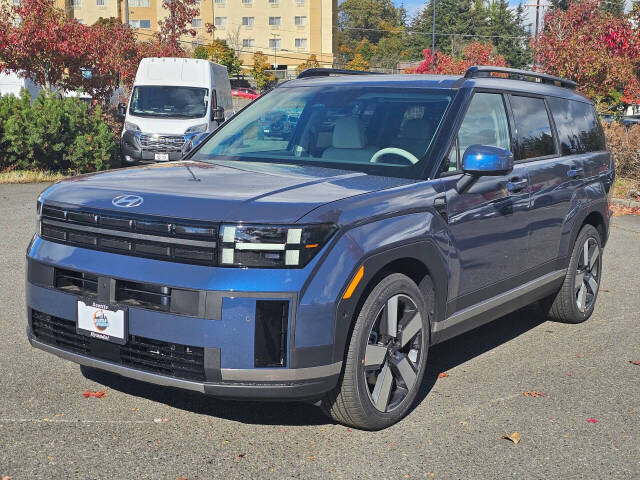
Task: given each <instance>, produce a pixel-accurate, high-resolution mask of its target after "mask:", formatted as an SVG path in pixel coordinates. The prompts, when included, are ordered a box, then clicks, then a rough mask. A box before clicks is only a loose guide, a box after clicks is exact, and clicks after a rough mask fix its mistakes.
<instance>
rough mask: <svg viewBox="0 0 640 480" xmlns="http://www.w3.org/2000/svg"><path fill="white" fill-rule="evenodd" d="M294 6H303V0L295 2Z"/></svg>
mask: <svg viewBox="0 0 640 480" xmlns="http://www.w3.org/2000/svg"><path fill="white" fill-rule="evenodd" d="M296 5H304V0H296Z"/></svg>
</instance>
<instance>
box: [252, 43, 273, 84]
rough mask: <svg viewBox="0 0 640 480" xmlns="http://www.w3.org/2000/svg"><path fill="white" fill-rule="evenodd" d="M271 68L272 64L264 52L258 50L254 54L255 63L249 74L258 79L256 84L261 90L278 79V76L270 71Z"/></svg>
mask: <svg viewBox="0 0 640 480" xmlns="http://www.w3.org/2000/svg"><path fill="white" fill-rule="evenodd" d="M270 68H271V64H270V63H269V60H268V59H267V56H266V55H265V54H264V53H262V52H256V53H254V54H253V65H252V66H251V70H249V75H251V76H252V77H253V79H254V80H255V81H256V86H257V87H258V90H260V91H262V90H263V89H264V88H265V87H267V86H268V85H269V84H270V83H272V82H274V81H275V80H276V77H275V76H274V75H273V74H272V73H270V72H269V71H268V70H269V69H270Z"/></svg>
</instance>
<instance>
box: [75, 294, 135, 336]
mask: <svg viewBox="0 0 640 480" xmlns="http://www.w3.org/2000/svg"><path fill="white" fill-rule="evenodd" d="M76 329H77V331H78V333H80V334H82V335H86V336H88V337H92V338H97V339H99V340H105V341H107V342H114V343H119V344H121V345H124V344H125V343H127V309H126V308H123V307H120V306H118V305H109V304H104V303H99V302H94V301H93V300H78V322H77V324H76Z"/></svg>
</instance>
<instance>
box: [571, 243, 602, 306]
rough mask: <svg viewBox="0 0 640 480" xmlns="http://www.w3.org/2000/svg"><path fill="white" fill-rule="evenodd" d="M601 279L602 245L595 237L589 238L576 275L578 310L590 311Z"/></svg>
mask: <svg viewBox="0 0 640 480" xmlns="http://www.w3.org/2000/svg"><path fill="white" fill-rule="evenodd" d="M599 279H600V247H599V246H598V242H596V240H595V239H594V238H591V237H590V238H587V240H586V241H585V242H584V245H583V247H582V255H580V260H579V261H578V266H577V270H576V275H575V283H574V293H575V298H576V305H577V307H578V310H580V311H581V312H582V313H584V312H586V311H588V310H589V309H590V308H591V307H592V306H593V303H594V302H595V299H596V295H597V293H598V284H599Z"/></svg>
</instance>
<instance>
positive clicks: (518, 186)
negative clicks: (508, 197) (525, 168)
mask: <svg viewBox="0 0 640 480" xmlns="http://www.w3.org/2000/svg"><path fill="white" fill-rule="evenodd" d="M528 183H529V181H528V180H527V179H526V178H523V179H522V180H516V179H513V180H509V181H508V182H507V190H509V191H510V192H511V193H516V192H519V191H521V190H524V189H525V188H527V184H528Z"/></svg>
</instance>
